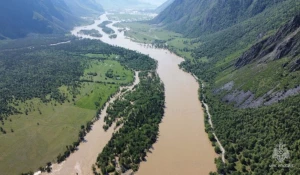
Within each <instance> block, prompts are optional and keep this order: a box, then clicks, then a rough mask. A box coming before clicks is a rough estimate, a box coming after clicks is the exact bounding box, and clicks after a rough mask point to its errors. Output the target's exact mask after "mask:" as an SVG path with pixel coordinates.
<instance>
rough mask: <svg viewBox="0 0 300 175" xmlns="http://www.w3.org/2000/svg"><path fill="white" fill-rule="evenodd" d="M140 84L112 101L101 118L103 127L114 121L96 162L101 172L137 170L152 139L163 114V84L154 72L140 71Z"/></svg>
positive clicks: (154, 139)
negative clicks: (111, 130) (109, 137)
mask: <svg viewBox="0 0 300 175" xmlns="http://www.w3.org/2000/svg"><path fill="white" fill-rule="evenodd" d="M140 81H141V82H140V84H139V85H137V86H136V87H135V89H134V90H133V91H132V92H128V93H126V94H125V95H124V96H123V97H121V98H119V99H118V100H117V101H116V102H115V103H114V104H112V105H111V106H110V107H109V109H108V111H107V113H108V115H107V116H106V117H105V119H104V121H105V123H106V125H105V126H103V128H104V129H105V130H106V129H108V128H109V127H111V126H112V124H113V123H116V127H119V126H122V127H121V128H120V129H119V130H117V131H116V133H114V135H113V137H112V139H111V140H110V141H109V142H108V144H107V145H106V147H105V148H104V149H103V151H102V153H101V154H99V156H98V158H97V163H96V165H97V166H98V167H99V168H100V169H101V171H102V173H103V174H107V173H112V172H115V173H116V174H118V173H124V172H126V171H127V170H130V169H131V170H133V171H137V170H138V168H139V164H140V162H141V161H143V160H145V157H146V154H147V151H148V150H149V149H150V148H151V146H152V144H153V143H155V142H156V139H157V136H158V125H159V123H160V122H161V119H162V117H163V114H164V87H163V84H162V83H161V81H160V79H159V77H158V75H157V74H156V73H154V72H141V73H140Z"/></svg>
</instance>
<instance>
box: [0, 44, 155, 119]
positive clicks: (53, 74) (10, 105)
mask: <svg viewBox="0 0 300 175" xmlns="http://www.w3.org/2000/svg"><path fill="white" fill-rule="evenodd" d="M89 53H95V54H103V55H111V54H114V55H119V57H117V58H115V60H116V61H119V62H120V63H121V64H122V65H124V66H126V67H128V68H130V69H134V70H150V69H153V68H154V67H155V66H156V64H157V63H156V62H155V61H154V60H152V59H150V58H149V57H148V56H145V55H141V54H137V53H135V52H134V51H130V50H126V49H122V48H120V47H112V46H109V45H107V44H104V43H102V42H100V41H92V40H74V41H72V42H71V43H68V44H61V45H56V46H51V47H49V46H36V47H34V46H31V47H30V48H27V47H26V48H20V49H17V50H4V51H1V52H0V65H1V69H0V76H1V78H2V82H1V85H0V89H1V91H0V95H1V97H2V98H1V101H0V109H1V110H0V120H3V118H4V117H7V116H9V115H11V114H14V113H18V110H17V109H16V108H15V107H14V106H15V105H17V103H18V102H24V101H26V100H29V99H32V98H40V99H42V101H44V102H47V101H49V100H50V99H54V100H56V101H58V102H63V101H64V100H66V97H65V96H64V95H63V94H61V93H59V91H58V88H59V87H61V86H62V85H65V86H69V87H72V88H71V89H76V88H77V87H79V86H80V77H81V76H82V75H83V72H84V69H85V68H86V61H87V59H88V58H87V57H85V59H82V58H83V57H84V56H83V55H85V54H89ZM90 59H93V58H90ZM96 59H100V60H101V58H99V57H97V58H96ZM102 59H106V58H105V57H103V58H102ZM20 87H21V88H20ZM48 95H50V98H46V97H47V96H48Z"/></svg>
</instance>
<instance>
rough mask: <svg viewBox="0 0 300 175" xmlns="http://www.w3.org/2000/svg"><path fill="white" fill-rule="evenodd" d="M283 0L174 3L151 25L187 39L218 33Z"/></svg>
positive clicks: (181, 1) (187, 1)
mask: <svg viewBox="0 0 300 175" xmlns="http://www.w3.org/2000/svg"><path fill="white" fill-rule="evenodd" d="M285 1H286V0H276V1H256V0H244V1H235V0H227V1H220V0H211V1H206V0H175V2H174V3H173V4H172V5H171V6H169V7H168V8H166V9H165V10H164V11H163V12H162V13H161V14H160V15H158V16H157V17H156V18H155V19H154V20H153V23H156V24H161V25H164V26H166V27H167V28H168V29H172V30H174V31H176V32H179V33H184V34H185V35H188V36H198V35H201V34H207V33H212V32H217V31H219V30H222V29H225V28H227V27H230V26H232V25H234V24H237V23H240V22H242V21H244V20H247V19H249V18H251V17H253V16H255V15H257V14H259V13H261V12H263V11H265V10H267V9H268V8H270V7H272V6H274V5H278V4H280V3H282V2H285Z"/></svg>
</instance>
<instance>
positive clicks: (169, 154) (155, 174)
mask: <svg viewBox="0 0 300 175" xmlns="http://www.w3.org/2000/svg"><path fill="white" fill-rule="evenodd" d="M104 20H107V17H106V15H105V14H104V15H102V16H101V17H100V19H99V20H95V23H94V24H92V25H89V26H82V27H76V28H75V29H74V30H73V31H72V34H73V35H75V36H78V37H82V38H90V39H100V40H102V41H103V42H105V43H108V44H111V45H116V46H120V47H124V48H128V49H131V50H136V51H138V52H140V53H143V54H147V55H149V56H150V57H151V58H153V59H155V60H157V61H158V68H157V72H158V74H159V76H160V78H161V80H162V81H163V83H164V85H165V95H166V109H165V115H164V118H163V120H162V123H161V124H160V126H159V137H158V141H157V143H155V144H154V145H153V149H152V150H151V152H149V153H148V154H147V157H146V159H147V161H146V162H142V163H141V165H140V169H139V171H138V172H137V173H136V174H138V175H182V174H192V175H205V174H209V172H210V171H216V165H215V164H214V158H215V157H216V156H217V155H216V154H215V152H214V149H213V147H212V146H211V143H210V141H209V139H208V136H207V134H206V133H205V130H204V113H203V109H202V107H201V104H200V101H199V100H198V89H199V84H198V83H197V81H196V80H195V78H194V77H193V76H192V75H191V74H188V73H186V72H184V71H182V70H181V69H179V67H178V64H180V63H181V62H182V61H184V60H183V59H182V58H181V57H178V56H176V55H175V54H172V53H171V52H169V51H167V50H163V49H156V48H152V47H150V46H145V45H143V44H139V43H136V42H133V41H131V40H130V39H129V38H127V37H125V36H124V32H119V31H118V30H117V28H115V27H113V26H112V25H113V24H110V25H108V26H109V27H111V28H113V29H114V30H115V31H116V34H117V35H118V37H117V38H116V39H110V38H109V36H108V35H107V34H105V33H104V32H102V30H101V29H100V28H98V27H97V25H98V24H100V23H101V22H102V21H104ZM82 29H96V30H99V32H100V33H101V34H102V35H103V37H101V38H95V37H90V36H86V35H82V34H78V32H79V31H80V30H82ZM101 118H102V119H103V118H104V117H103V116H102V117H101ZM102 125H103V121H102V120H100V121H98V123H96V124H95V126H94V127H93V131H91V133H89V134H88V135H87V143H83V144H81V145H80V146H79V150H78V151H77V152H75V153H74V154H72V155H71V156H70V157H69V158H68V159H67V160H66V161H65V162H64V163H63V164H61V165H56V166H55V168H54V172H53V173H52V174H55V175H58V174H61V175H68V174H70V175H71V174H72V175H74V174H76V173H78V175H90V174H92V171H91V167H92V164H94V163H95V162H96V157H97V155H98V154H99V153H100V152H101V150H102V149H103V147H104V146H105V144H106V143H107V142H108V140H109V139H110V138H111V134H112V133H113V131H112V130H109V131H108V132H107V133H104V132H103V129H102ZM57 168H58V169H57Z"/></svg>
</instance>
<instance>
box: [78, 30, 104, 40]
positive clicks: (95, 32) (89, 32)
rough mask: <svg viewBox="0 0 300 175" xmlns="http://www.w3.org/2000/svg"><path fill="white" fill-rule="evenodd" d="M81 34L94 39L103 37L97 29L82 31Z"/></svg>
mask: <svg viewBox="0 0 300 175" xmlns="http://www.w3.org/2000/svg"><path fill="white" fill-rule="evenodd" d="M79 34H84V35H90V36H92V37H98V38H101V37H102V34H101V33H100V32H99V31H98V30H95V29H92V30H80V31H79Z"/></svg>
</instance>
